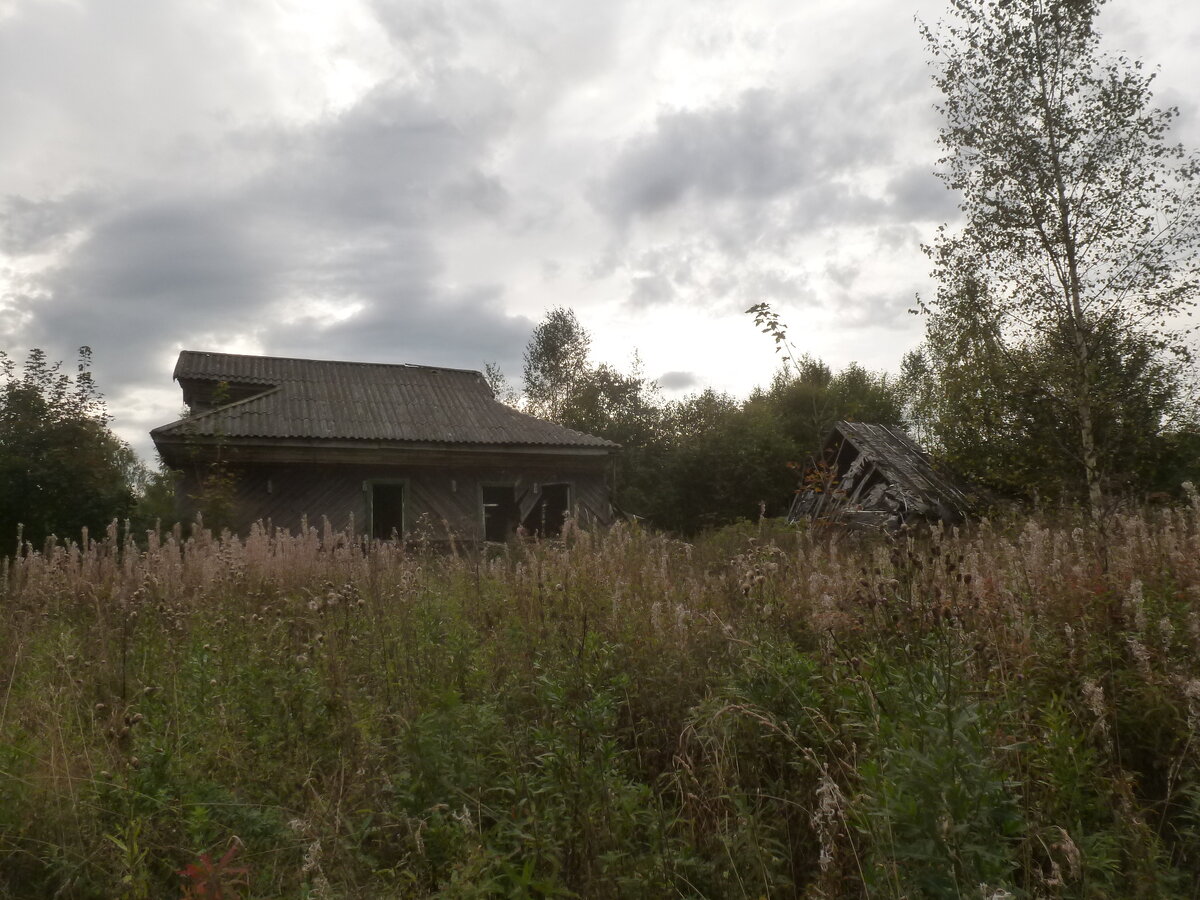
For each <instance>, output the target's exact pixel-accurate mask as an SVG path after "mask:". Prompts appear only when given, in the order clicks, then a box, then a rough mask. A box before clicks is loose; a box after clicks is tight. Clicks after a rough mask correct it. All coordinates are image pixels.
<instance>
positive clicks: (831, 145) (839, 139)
mask: <svg viewBox="0 0 1200 900" xmlns="http://www.w3.org/2000/svg"><path fill="white" fill-rule="evenodd" d="M832 114H833V109H832V105H831V104H830V103H829V101H828V98H827V97H826V96H824V95H822V94H818V93H815V92H814V93H802V94H793V95H786V94H780V93H779V92H776V91H770V90H754V91H747V92H745V93H744V94H742V95H741V96H740V97H739V98H738V100H737V102H736V103H735V104H733V105H731V106H725V107H718V108H715V109H705V110H686V111H680V112H670V113H664V114H663V115H660V116H659V117H658V119H657V121H656V122H655V126H654V129H653V131H651V132H649V133H648V134H644V135H641V136H639V137H637V138H635V139H634V140H632V141H630V142H629V143H628V144H627V145H626V146H625V147H624V148H623V149H622V151H621V153H620V154H619V155H618V157H617V159H616V161H615V162H614V163H613V165H612V168H611V170H610V171H609V173H608V174H607V176H606V177H605V179H604V180H603V181H602V182H601V183H600V184H599V185H598V186H597V187H595V188H594V189H593V203H594V204H595V205H596V206H597V207H598V208H599V209H601V210H602V211H603V212H604V213H606V214H607V215H608V216H610V217H611V218H612V219H613V220H614V221H616V222H619V223H626V222H628V221H630V220H632V219H636V218H647V217H653V216H655V215H658V214H660V213H663V212H665V211H667V210H670V209H673V208H676V207H679V206H680V205H683V204H685V203H687V202H689V201H696V202H700V203H720V202H726V201H732V202H734V203H738V204H754V205H756V206H760V205H761V204H764V203H768V202H771V201H773V200H776V199H779V198H787V197H790V196H792V195H795V194H796V193H797V192H803V191H805V190H806V189H807V190H812V189H814V188H819V191H818V193H816V194H813V195H811V196H810V197H808V198H804V197H801V198H800V199H799V202H798V206H800V207H802V208H804V209H806V210H807V211H808V213H809V214H810V215H812V214H814V213H815V214H817V215H818V216H822V215H824V214H826V213H827V211H829V210H832V209H835V208H837V206H838V204H839V202H841V201H845V200H847V199H848V198H850V197H852V196H853V193H854V192H853V191H852V190H851V189H850V188H849V187H848V186H846V185H842V184H836V183H834V182H833V181H832V179H833V178H834V176H836V175H837V174H839V173H841V172H845V171H848V170H850V169H852V168H853V167H855V166H856V165H861V164H863V163H864V162H868V161H878V160H881V159H884V158H886V157H887V155H888V152H889V141H888V139H887V138H886V137H885V136H881V135H879V134H878V133H875V132H872V131H871V130H870V129H868V128H866V127H864V126H858V125H855V124H854V121H853V119H852V118H850V117H848V116H846V115H845V113H844V112H843V113H842V114H841V115H839V116H837V121H838V122H840V123H841V124H842V125H844V126H846V127H844V128H836V127H831V125H832V124H833V123H832V122H831V121H830V119H831V117H832ZM805 200H808V201H809V202H804V201H805ZM812 201H816V202H812Z"/></svg>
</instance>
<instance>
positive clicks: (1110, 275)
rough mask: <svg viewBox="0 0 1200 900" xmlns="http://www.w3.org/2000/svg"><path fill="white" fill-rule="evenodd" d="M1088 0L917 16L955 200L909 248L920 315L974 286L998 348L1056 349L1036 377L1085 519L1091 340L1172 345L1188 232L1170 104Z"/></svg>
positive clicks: (1094, 352)
mask: <svg viewBox="0 0 1200 900" xmlns="http://www.w3.org/2000/svg"><path fill="white" fill-rule="evenodd" d="M1103 2H1104V0H999V2H996V0H953V2H952V5H951V9H950V15H949V18H948V19H947V20H945V21H942V22H939V23H938V24H937V25H936V26H928V25H922V26H921V31H922V34H923V36H924V38H925V41H926V44H927V47H928V50H929V52H930V54H931V56H932V59H931V64H932V65H933V67H934V69H935V72H936V74H935V76H934V80H935V82H936V84H937V86H938V88H939V89H940V90H941V92H942V101H941V103H940V104H939V106H938V110H939V111H940V113H941V114H942V117H943V122H944V124H943V127H942V129H941V133H940V142H941V145H942V147H943V149H944V151H945V154H944V156H943V158H942V159H941V160H940V161H939V171H938V174H939V176H940V177H941V178H942V179H943V180H944V181H945V183H946V184H947V186H948V187H950V188H951V189H953V190H956V191H959V192H960V193H961V195H962V202H961V205H960V206H961V209H962V212H963V216H962V222H961V225H960V226H959V227H956V228H951V227H949V226H943V227H942V228H940V229H939V231H938V234H937V237H936V239H935V241H934V242H933V244H932V245H931V246H930V247H929V248H927V250H928V252H929V254H930V256H931V258H932V260H933V262H934V276H935V278H936V279H937V281H938V283H939V287H938V292H937V297H936V300H935V301H934V302H933V303H932V304H931V306H932V312H933V318H932V320H931V326H933V327H936V326H937V324H938V322H939V321H940V322H942V323H944V322H947V321H961V320H962V319H963V317H964V316H965V317H967V318H970V317H971V316H972V315H973V314H974V311H973V310H972V309H971V308H970V307H969V306H967V307H964V306H963V304H964V303H968V304H969V302H970V298H971V297H972V296H979V292H978V291H971V290H964V289H963V288H964V285H968V284H982V285H984V286H985V290H986V293H987V296H988V297H989V298H990V299H989V308H988V310H987V311H986V314H987V316H988V317H989V319H990V321H993V322H994V323H995V333H994V335H993V338H994V341H995V344H996V346H997V347H998V348H999V349H1000V350H1001V351H1002V352H1003V350H1004V349H1005V348H1013V349H1014V350H1016V349H1020V348H1022V347H1027V346H1030V345H1034V344H1036V345H1040V346H1058V347H1061V348H1063V350H1062V358H1061V359H1058V360H1056V363H1057V364H1058V365H1059V366H1060V367H1061V371H1060V372H1059V373H1057V375H1056V377H1055V378H1054V379H1052V383H1048V384H1047V385H1046V387H1045V390H1046V391H1048V392H1051V394H1052V395H1053V396H1050V397H1048V399H1053V400H1054V401H1056V403H1057V404H1061V405H1062V408H1063V409H1065V410H1067V411H1068V412H1069V415H1070V418H1071V422H1070V426H1071V431H1072V432H1073V434H1074V438H1073V444H1074V446H1073V447H1072V448H1071V451H1072V452H1071V455H1072V457H1073V458H1074V459H1075V461H1076V463H1077V465H1078V471H1079V472H1080V475H1081V478H1080V482H1081V487H1082V488H1083V493H1084V495H1085V496H1086V499H1087V502H1088V504H1089V506H1090V508H1091V510H1092V512H1093V514H1094V515H1098V514H1099V513H1100V512H1101V509H1102V507H1103V502H1104V495H1105V472H1104V469H1103V466H1102V463H1101V460H1102V458H1103V456H1104V454H1103V453H1102V448H1100V447H1099V446H1098V443H1097V442H1098V440H1099V436H1098V430H1097V421H1098V418H1101V417H1102V416H1103V412H1104V411H1103V410H1101V409H1100V408H1098V404H1100V403H1101V402H1102V400H1103V397H1102V394H1103V392H1102V391H1101V390H1099V384H1098V382H1099V374H1098V371H1097V365H1098V361H1099V360H1100V359H1101V358H1102V357H1103V356H1104V353H1102V350H1103V349H1105V345H1104V344H1103V342H1105V341H1111V340H1112V337H1113V335H1119V336H1121V337H1122V338H1123V339H1126V340H1129V341H1131V342H1132V344H1133V345H1136V346H1139V347H1149V348H1151V349H1152V350H1153V351H1154V352H1156V353H1168V352H1171V351H1174V352H1175V353H1176V354H1180V355H1183V354H1186V347H1185V345H1184V343H1183V341H1182V339H1181V331H1180V328H1179V325H1180V322H1181V319H1182V317H1183V316H1184V314H1188V313H1190V310H1191V308H1192V307H1193V306H1194V304H1195V301H1196V295H1197V287H1198V283H1197V243H1198V242H1197V236H1198V234H1200V230H1198V228H1197V202H1196V200H1197V196H1196V176H1197V168H1198V167H1197V163H1196V159H1195V158H1194V157H1193V156H1189V155H1188V154H1186V153H1185V152H1184V150H1183V149H1182V148H1181V147H1180V146H1178V145H1175V144H1172V143H1170V142H1169V140H1168V134H1169V129H1170V126H1171V123H1172V121H1173V120H1174V119H1175V117H1176V116H1177V115H1178V112H1177V110H1175V109H1159V108H1156V107H1155V106H1154V105H1153V98H1152V92H1151V87H1152V83H1153V81H1154V74H1153V73H1152V72H1148V71H1147V70H1146V68H1145V66H1144V65H1143V63H1142V62H1140V61H1138V60H1134V59H1130V58H1129V57H1127V56H1125V55H1122V54H1114V53H1108V52H1106V51H1105V50H1104V49H1102V47H1101V45H1100V37H1099V34H1098V33H1097V31H1096V29H1095V21H1096V17H1097V15H1098V13H1099V11H1100V8H1101V6H1102V5H1103ZM939 315H940V316H941V317H942V318H941V319H939V318H938V317H939ZM1029 449H1030V451H1031V452H1036V448H1029Z"/></svg>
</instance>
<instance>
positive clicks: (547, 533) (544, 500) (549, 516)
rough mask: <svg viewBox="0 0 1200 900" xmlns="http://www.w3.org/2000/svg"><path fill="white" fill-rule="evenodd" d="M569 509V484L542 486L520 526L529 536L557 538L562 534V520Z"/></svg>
mask: <svg viewBox="0 0 1200 900" xmlns="http://www.w3.org/2000/svg"><path fill="white" fill-rule="evenodd" d="M570 509H571V486H570V485H569V484H543V485H542V495H541V496H540V497H539V498H538V501H537V503H535V504H534V505H533V509H531V510H530V511H529V515H527V516H526V517H525V521H524V522H522V523H521V526H522V527H523V528H524V529H525V530H526V531H528V532H529V533H530V534H538V535H541V536H542V537H558V536H559V535H560V534H562V527H563V520H565V519H566V517H567V513H568V512H569V511H570Z"/></svg>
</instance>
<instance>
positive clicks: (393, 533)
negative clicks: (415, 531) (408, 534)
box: [371, 483, 404, 541]
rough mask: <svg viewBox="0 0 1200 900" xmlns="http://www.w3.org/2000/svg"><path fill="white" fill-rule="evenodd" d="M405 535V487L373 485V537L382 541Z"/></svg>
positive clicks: (401, 485) (400, 485)
mask: <svg viewBox="0 0 1200 900" xmlns="http://www.w3.org/2000/svg"><path fill="white" fill-rule="evenodd" d="M403 535H404V485H403V484H386V483H384V484H372V485H371V537H373V538H376V539H377V540H381V541H388V540H391V539H392V538H393V537H403Z"/></svg>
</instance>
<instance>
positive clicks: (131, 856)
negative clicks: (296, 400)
mask: <svg viewBox="0 0 1200 900" xmlns="http://www.w3.org/2000/svg"><path fill="white" fill-rule="evenodd" d="M2 574H3V578H2V579H0V601H2V603H3V608H4V611H5V615H4V619H3V622H2V624H0V660H3V661H4V662H3V670H2V671H0V679H2V680H0V697H2V698H3V699H2V701H0V735H2V740H0V897H8V898H25V897H29V898H33V897H37V898H42V897H49V896H55V897H63V898H91V897H97V898H99V897H106V898H107V897H115V896H123V897H156V898H157V897H180V896H194V897H199V896H207V897H212V896H224V897H277V896H299V897H305V896H307V897H327V898H328V897H380V896H395V897H422V896H434V895H437V896H447V897H483V896H489V897H490V896H514V897H525V896H581V897H593V898H603V897H661V896H703V897H731V898H734V897H763V896H780V897H783V896H808V897H820V896H826V897H854V896H871V897H904V896H907V897H916V896H929V897H966V896H971V897H992V898H1000V897H1009V896H1012V897H1021V896H1029V897H1035V896H1036V897H1115V896H1121V897H1170V896H1181V897H1183V896H1194V895H1195V892H1196V891H1197V890H1198V889H1200V743H1198V742H1197V740H1196V735H1197V734H1198V733H1200V731H1198V728H1200V612H1198V611H1197V610H1198V609H1200V603H1198V601H1200V500H1198V499H1197V498H1196V497H1195V495H1194V494H1193V497H1192V503H1191V505H1190V506H1186V507H1183V508H1178V509H1167V508H1163V509H1158V510H1151V511H1147V512H1145V513H1142V514H1136V513H1129V514H1126V515H1121V516H1118V517H1116V518H1114V519H1112V520H1111V521H1110V522H1109V523H1108V524H1107V526H1106V529H1105V530H1104V532H1103V533H1101V531H1100V530H1098V529H1097V528H1096V527H1094V526H1093V525H1092V524H1090V520H1085V519H1083V518H1081V519H1079V520H1078V521H1077V520H1075V519H1073V518H1070V517H1068V518H1065V519H1062V520H1058V521H1049V520H1045V521H1043V520H1037V519H1029V520H1027V521H1013V522H1007V523H989V522H983V523H981V524H980V525H979V526H978V527H977V528H974V529H972V530H970V531H966V532H962V533H959V532H949V531H939V530H935V531H933V532H931V533H929V534H927V535H924V536H917V535H908V536H898V537H896V538H895V539H893V540H880V539H872V540H866V539H860V538H854V537H852V536H849V535H845V534H828V533H819V532H805V531H799V532H796V531H787V530H781V529H777V528H774V527H773V526H771V524H770V523H768V522H765V521H764V522H762V523H760V524H759V525H758V526H744V527H740V528H734V529H727V530H725V531H722V532H717V533H713V534H711V535H709V536H708V537H706V538H704V539H703V540H701V541H698V542H696V543H693V544H689V543H684V542H681V541H678V540H675V539H672V538H669V537H666V536H663V535H659V534H654V533H650V532H646V531H641V530H639V529H637V528H636V527H629V526H619V527H616V528H614V529H612V530H611V531H609V532H608V533H604V534H600V533H596V534H590V533H581V532H578V531H574V530H569V533H568V535H567V538H566V539H565V540H563V541H561V542H556V543H541V544H536V543H535V544H514V545H512V546H509V547H507V548H503V549H497V550H496V551H495V552H492V553H487V554H478V553H474V552H466V551H459V552H450V553H445V554H440V555H435V554H432V553H428V552H424V551H423V550H422V549H421V547H420V546H412V547H407V548H406V547H404V546H402V545H392V544H377V545H374V546H371V547H369V548H367V550H366V552H364V550H363V548H361V547H360V546H359V545H357V544H355V543H353V542H352V541H346V540H343V539H339V538H338V536H336V535H333V534H331V533H328V532H326V533H324V534H321V533H319V532H318V531H317V530H316V529H311V530H309V531H308V532H306V533H304V534H301V535H293V536H288V535H284V534H275V535H270V534H265V533H262V532H255V533H254V534H252V535H250V536H249V537H248V538H247V539H245V540H239V539H237V538H234V537H230V536H228V535H226V536H224V537H220V538H218V537H214V536H212V535H211V534H209V533H207V532H205V531H203V530H198V531H196V532H195V533H194V534H192V535H191V536H188V537H184V536H182V535H181V534H180V533H179V532H178V531H176V532H174V533H171V534H166V535H151V536H150V540H149V543H148V544H147V545H146V546H145V548H139V547H138V545H137V544H136V543H135V542H134V541H133V540H132V539H131V538H121V537H120V536H119V535H118V534H117V533H116V532H115V530H114V531H112V532H110V533H109V534H108V535H107V536H106V537H104V538H103V539H101V540H98V541H91V542H89V543H87V544H86V545H81V546H76V545H62V544H57V545H49V546H47V547H46V548H45V549H44V550H39V551H35V550H34V549H33V548H30V547H26V548H25V550H24V551H23V552H22V553H21V554H20V555H19V556H18V557H16V558H15V559H12V560H10V561H9V562H8V563H7V564H6V568H5V570H4V571H3V573H2ZM205 890H207V891H208V892H207V893H205Z"/></svg>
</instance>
